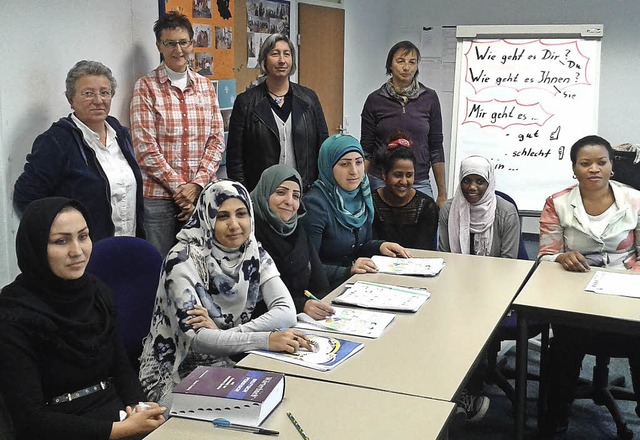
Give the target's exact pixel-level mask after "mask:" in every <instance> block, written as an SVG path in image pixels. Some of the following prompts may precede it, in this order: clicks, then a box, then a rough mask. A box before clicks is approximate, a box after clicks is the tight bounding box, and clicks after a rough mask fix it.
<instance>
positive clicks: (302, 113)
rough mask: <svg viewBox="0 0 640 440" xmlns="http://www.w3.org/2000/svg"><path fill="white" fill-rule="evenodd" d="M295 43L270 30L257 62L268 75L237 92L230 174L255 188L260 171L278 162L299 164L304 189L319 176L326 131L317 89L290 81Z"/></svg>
mask: <svg viewBox="0 0 640 440" xmlns="http://www.w3.org/2000/svg"><path fill="white" fill-rule="evenodd" d="M295 59H296V57H295V48H294V46H293V44H292V43H291V41H290V40H289V38H288V37H286V36H285V35H282V34H273V35H271V36H269V37H268V38H267V39H266V40H265V42H264V43H263V44H262V47H261V48H260V54H259V57H258V63H259V64H260V70H261V71H262V74H263V75H264V80H263V81H262V82H261V83H259V84H258V85H257V86H255V87H253V88H251V89H249V90H247V91H245V92H244V93H241V94H240V95H238V97H237V98H236V101H235V103H234V105H233V111H232V113H231V120H230V124H229V138H228V141H227V175H228V177H229V178H230V179H233V180H237V181H238V182H240V183H242V184H243V185H245V186H246V188H247V189H248V190H249V191H251V190H253V188H255V186H256V184H257V183H258V180H260V175H261V174H262V172H263V171H264V170H265V169H267V168H268V167H270V166H271V165H275V164H278V163H281V164H287V165H290V166H292V167H293V168H295V169H296V170H297V171H298V172H299V173H300V175H301V176H302V180H303V190H306V189H308V188H309V186H310V185H311V184H312V183H313V182H314V181H315V180H316V179H317V177H318V151H319V150H320V145H321V144H322V142H323V141H324V140H325V139H326V138H327V137H328V131H327V123H326V121H325V119H324V113H323V112H322V106H321V105H320V101H319V100H318V96H317V95H316V94H315V92H314V91H313V90H311V89H309V88H307V87H304V86H301V85H299V84H295V83H292V82H291V81H289V76H291V75H292V74H293V73H295V71H296V61H295Z"/></svg>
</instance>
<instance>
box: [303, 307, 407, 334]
mask: <svg viewBox="0 0 640 440" xmlns="http://www.w3.org/2000/svg"><path fill="white" fill-rule="evenodd" d="M333 309H334V310H335V313H334V314H333V315H331V316H329V317H327V318H324V319H318V320H315V319H313V318H312V317H311V316H309V315H307V314H306V313H298V323H297V324H296V328H304V329H320V330H324V331H327V332H334V333H342V334H344V335H354V336H363V337H365V338H377V337H379V336H380V335H381V334H382V332H383V331H384V329H385V328H387V326H388V325H389V324H390V323H391V321H393V319H394V318H395V315H393V314H391V313H382V312H374V311H371V310H362V309H346V308H344V307H334V308H333Z"/></svg>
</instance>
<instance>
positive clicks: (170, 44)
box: [160, 40, 193, 49]
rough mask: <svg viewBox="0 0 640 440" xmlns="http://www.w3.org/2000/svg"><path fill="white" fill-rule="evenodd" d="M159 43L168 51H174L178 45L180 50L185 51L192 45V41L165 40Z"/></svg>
mask: <svg viewBox="0 0 640 440" xmlns="http://www.w3.org/2000/svg"><path fill="white" fill-rule="evenodd" d="M160 43H162V45H163V46H164V47H167V48H169V49H175V48H176V47H178V45H180V47H181V48H183V49H186V48H187V47H189V46H191V45H192V44H193V40H179V41H175V40H167V41H161V42H160Z"/></svg>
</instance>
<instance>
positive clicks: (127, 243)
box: [87, 237, 162, 369]
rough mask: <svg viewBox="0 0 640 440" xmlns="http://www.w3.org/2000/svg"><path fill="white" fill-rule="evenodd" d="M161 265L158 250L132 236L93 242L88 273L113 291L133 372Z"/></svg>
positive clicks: (118, 322)
mask: <svg viewBox="0 0 640 440" xmlns="http://www.w3.org/2000/svg"><path fill="white" fill-rule="evenodd" d="M161 266H162V257H161V256H160V253H159V252H158V250H157V249H156V248H155V247H154V246H153V245H152V244H150V243H149V242H147V241H145V240H143V239H141V238H135V237H109V238H105V239H103V240H100V241H98V242H96V243H94V244H93V252H92V254H91V259H90V260H89V264H88V265H87V271H88V272H89V273H92V274H93V275H95V276H96V277H97V278H99V279H100V280H102V282H104V283H105V284H106V285H107V286H109V287H110V288H111V290H112V292H113V297H114V300H115V304H116V312H117V325H118V332H119V333H120V337H121V338H122V340H123V342H124V347H125V350H126V351H127V355H128V356H129V360H130V361H131V365H132V366H133V367H134V368H136V369H137V368H138V367H139V361H138V358H139V357H140V354H141V353H142V339H143V338H144V337H145V336H147V334H148V333H149V327H150V324H151V317H152V314H153V305H154V301H155V297H156V290H157V288H158V281H159V277H160V268H161Z"/></svg>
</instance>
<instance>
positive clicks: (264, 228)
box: [251, 165, 334, 319]
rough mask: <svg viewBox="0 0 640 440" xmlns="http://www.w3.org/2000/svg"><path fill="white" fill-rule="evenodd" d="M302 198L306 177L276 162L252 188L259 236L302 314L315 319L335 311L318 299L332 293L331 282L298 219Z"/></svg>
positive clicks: (302, 210)
mask: <svg viewBox="0 0 640 440" xmlns="http://www.w3.org/2000/svg"><path fill="white" fill-rule="evenodd" d="M301 198H302V178H301V177H300V174H298V172H297V171H296V170H294V169H293V168H291V167H290V166H289V165H273V166H270V167H269V168H267V169H266V170H264V172H263V173H262V176H261V177H260V181H259V182H258V186H256V187H255V189H254V190H253V191H251V201H252V202H253V207H254V209H255V212H256V238H257V239H258V240H259V241H260V243H261V244H262V246H263V247H264V249H265V250H266V251H267V252H268V253H269V255H270V256H271V258H273V261H274V262H275V264H276V267H277V268H278V270H279V271H280V277H281V278H282V281H284V284H285V285H286V286H287V288H288V289H289V293H291V297H292V298H293V302H294V304H295V305H296V311H297V312H298V313H301V312H304V313H306V314H307V315H309V316H311V317H312V318H313V319H323V318H326V317H327V316H330V315H331V314H333V312H334V311H333V308H332V307H331V306H330V305H328V304H324V303H321V302H319V301H316V300H315V299H312V298H308V297H307V296H305V294H304V292H305V290H309V291H311V292H312V293H313V294H314V296H315V297H316V298H319V299H321V298H324V297H325V296H326V295H327V293H329V291H330V288H329V281H328V280H327V275H326V274H325V273H324V268H323V267H322V262H321V261H320V257H318V253H317V252H316V249H315V248H314V247H313V244H312V243H311V240H309V237H308V236H307V234H306V232H305V231H304V228H303V227H302V226H301V225H298V220H299V219H300V218H301V217H303V216H304V215H305V214H306V211H305V209H304V205H303V204H302V202H301Z"/></svg>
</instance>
